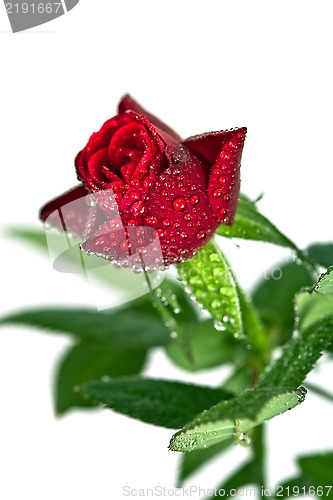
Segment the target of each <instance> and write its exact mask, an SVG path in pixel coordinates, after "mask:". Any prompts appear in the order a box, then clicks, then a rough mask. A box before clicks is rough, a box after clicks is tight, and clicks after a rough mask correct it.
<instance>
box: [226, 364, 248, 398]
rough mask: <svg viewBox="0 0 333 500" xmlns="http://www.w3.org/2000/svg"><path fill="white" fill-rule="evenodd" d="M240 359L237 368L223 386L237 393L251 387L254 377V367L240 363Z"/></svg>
mask: <svg viewBox="0 0 333 500" xmlns="http://www.w3.org/2000/svg"><path fill="white" fill-rule="evenodd" d="M238 361H239V360H237V365H236V368H235V370H234V371H233V372H232V373H231V375H230V376H229V377H228V378H227V379H226V380H225V381H224V383H223V386H222V387H223V389H225V390H226V391H230V392H232V393H233V394H236V395H237V394H240V393H242V392H244V391H245V390H246V389H247V388H248V387H250V386H251V382H252V378H253V368H251V367H250V366H249V365H248V364H244V363H238Z"/></svg>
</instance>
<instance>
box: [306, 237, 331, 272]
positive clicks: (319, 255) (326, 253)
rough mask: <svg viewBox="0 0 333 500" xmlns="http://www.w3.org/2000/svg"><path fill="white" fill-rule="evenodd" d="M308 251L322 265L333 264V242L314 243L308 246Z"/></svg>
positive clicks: (328, 265)
mask: <svg viewBox="0 0 333 500" xmlns="http://www.w3.org/2000/svg"><path fill="white" fill-rule="evenodd" d="M307 253H308V254H309V256H310V257H311V258H312V260H314V261H315V262H317V264H319V265H320V266H322V267H330V266H331V265H333V243H314V244H313V245H310V246H309V247H308V248H307Z"/></svg>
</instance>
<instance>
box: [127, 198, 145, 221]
mask: <svg viewBox="0 0 333 500" xmlns="http://www.w3.org/2000/svg"><path fill="white" fill-rule="evenodd" d="M130 211H131V214H132V215H134V216H135V217H136V216H138V215H142V214H144V213H145V211H146V207H145V204H144V203H143V202H142V201H135V202H134V203H133V205H132V206H131V208H130Z"/></svg>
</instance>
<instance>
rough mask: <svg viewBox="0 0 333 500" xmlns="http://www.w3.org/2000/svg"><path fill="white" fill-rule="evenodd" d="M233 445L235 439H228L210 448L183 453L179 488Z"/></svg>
mask: <svg viewBox="0 0 333 500" xmlns="http://www.w3.org/2000/svg"><path fill="white" fill-rule="evenodd" d="M233 443H234V441H233V439H226V440H225V441H221V443H217V444H215V445H213V446H210V447H209V448H204V449H202V450H195V451H192V452H191V453H186V452H185V453H183V455H182V460H181V463H180V469H179V477H178V482H177V484H178V487H181V485H182V484H183V483H184V481H185V480H186V479H188V478H189V477H190V476H192V475H193V474H194V473H195V472H197V471H198V470H199V469H200V468H201V467H203V466H205V465H207V463H208V462H209V461H210V460H212V459H213V458H215V457H217V456H218V455H220V454H222V453H223V452H224V451H225V450H226V449H227V448H229V446H231V445H232V444H233Z"/></svg>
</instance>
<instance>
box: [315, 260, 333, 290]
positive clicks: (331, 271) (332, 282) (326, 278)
mask: <svg viewBox="0 0 333 500" xmlns="http://www.w3.org/2000/svg"><path fill="white" fill-rule="evenodd" d="M313 291H314V292H316V293H320V294H324V295H326V294H333V266H331V267H329V268H328V269H327V272H326V273H324V274H322V275H321V276H320V278H319V280H318V282H317V284H316V285H315V287H314V288H313Z"/></svg>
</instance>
